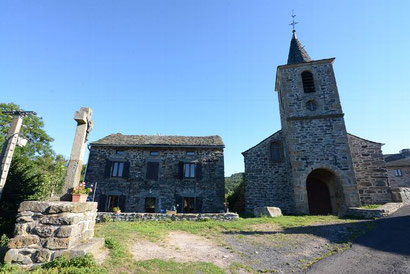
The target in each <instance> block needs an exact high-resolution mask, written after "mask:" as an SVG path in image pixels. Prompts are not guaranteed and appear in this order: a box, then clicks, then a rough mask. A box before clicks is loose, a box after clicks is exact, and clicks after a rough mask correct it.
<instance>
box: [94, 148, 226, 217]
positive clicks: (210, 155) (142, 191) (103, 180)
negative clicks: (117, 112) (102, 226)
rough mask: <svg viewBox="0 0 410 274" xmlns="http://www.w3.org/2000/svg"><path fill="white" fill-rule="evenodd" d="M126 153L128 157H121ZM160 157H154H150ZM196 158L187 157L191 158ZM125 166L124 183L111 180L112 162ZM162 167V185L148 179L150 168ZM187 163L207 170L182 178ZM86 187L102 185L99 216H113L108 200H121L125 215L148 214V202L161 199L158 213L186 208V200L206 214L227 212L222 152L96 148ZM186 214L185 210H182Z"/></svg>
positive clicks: (157, 206)
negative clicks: (192, 200) (181, 168)
mask: <svg viewBox="0 0 410 274" xmlns="http://www.w3.org/2000/svg"><path fill="white" fill-rule="evenodd" d="M117 150H122V151H123V153H122V154H116V151H117ZM152 151H155V152H158V153H159V155H158V156H152V155H151V153H150V152H152ZM188 151H190V152H193V155H187V152H188ZM108 161H111V162H115V161H119V162H124V163H126V167H127V168H126V170H124V173H126V174H124V176H123V177H122V178H118V177H111V176H110V175H109V174H108V176H107V173H106V169H107V168H106V167H107V162H108ZM148 162H158V163H159V176H158V180H148V179H147V174H146V173H147V163H148ZM181 162H192V163H195V164H197V165H200V166H201V172H200V174H199V173H198V172H197V175H198V176H196V177H195V178H192V179H184V178H182V177H180V176H179V165H180V163H181ZM86 181H87V182H88V183H92V184H94V185H96V184H97V188H96V195H95V201H98V202H99V211H108V210H109V209H108V204H107V202H108V197H109V196H110V195H111V196H113V195H114V196H118V197H119V199H120V202H119V203H120V204H119V206H120V208H121V210H122V211H123V212H145V199H146V198H147V197H151V198H155V199H156V204H155V212H157V213H159V212H162V211H165V210H171V209H173V207H176V206H177V204H179V205H181V197H193V198H195V203H197V205H198V207H201V212H221V211H223V210H224V198H225V197H224V195H225V187H224V186H225V181H224V154H223V149H222V148H172V147H168V148H167V147H161V148H155V147H152V148H137V147H107V146H92V147H91V150H90V157H89V160H88V167H87V173H86ZM178 210H179V212H180V209H178Z"/></svg>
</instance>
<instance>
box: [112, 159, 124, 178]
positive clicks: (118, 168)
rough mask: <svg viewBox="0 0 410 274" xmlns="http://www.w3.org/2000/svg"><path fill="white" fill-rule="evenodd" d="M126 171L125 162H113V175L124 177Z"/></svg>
mask: <svg viewBox="0 0 410 274" xmlns="http://www.w3.org/2000/svg"><path fill="white" fill-rule="evenodd" d="M123 172H124V162H113V163H112V168H111V177H122V175H123Z"/></svg>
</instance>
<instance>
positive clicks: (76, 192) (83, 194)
mask: <svg viewBox="0 0 410 274" xmlns="http://www.w3.org/2000/svg"><path fill="white" fill-rule="evenodd" d="M92 187H93V185H91V186H90V187H85V182H82V183H80V184H79V185H78V186H77V187H76V188H74V189H73V192H72V193H71V197H72V201H73V202H80V203H84V202H87V197H88V194H90V192H91V191H93V189H92Z"/></svg>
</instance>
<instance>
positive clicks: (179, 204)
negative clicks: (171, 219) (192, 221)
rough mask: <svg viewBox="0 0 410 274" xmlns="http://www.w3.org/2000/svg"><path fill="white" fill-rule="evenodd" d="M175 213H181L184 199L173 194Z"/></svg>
mask: <svg viewBox="0 0 410 274" xmlns="http://www.w3.org/2000/svg"><path fill="white" fill-rule="evenodd" d="M175 202H176V207H177V213H182V212H183V208H184V199H183V198H182V197H181V196H178V195H177V196H175Z"/></svg>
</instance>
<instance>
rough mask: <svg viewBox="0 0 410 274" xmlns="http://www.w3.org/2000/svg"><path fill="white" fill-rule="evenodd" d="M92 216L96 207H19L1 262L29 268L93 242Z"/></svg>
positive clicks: (29, 204) (35, 204)
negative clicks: (6, 249) (12, 234)
mask: <svg viewBox="0 0 410 274" xmlns="http://www.w3.org/2000/svg"><path fill="white" fill-rule="evenodd" d="M96 215H97V203H72V202H38V201H26V202H23V203H21V204H20V208H19V210H18V215H17V220H16V226H15V231H14V235H15V237H14V238H13V239H11V241H10V242H9V245H8V247H9V250H8V251H7V253H6V255H5V257H4V261H5V262H6V263H12V264H20V265H24V266H32V265H36V264H39V263H45V262H49V261H51V260H53V259H54V258H56V257H58V256H61V255H66V254H68V253H69V252H70V251H72V250H75V248H76V247H78V246H80V245H84V243H87V242H89V241H90V240H91V239H92V238H93V236H94V225H95V218H96ZM77 251H78V250H77ZM77 253H78V252H77ZM78 255H79V256H81V255H84V254H79V253H78Z"/></svg>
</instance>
